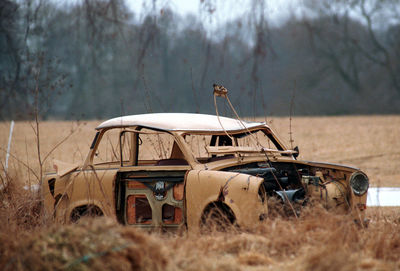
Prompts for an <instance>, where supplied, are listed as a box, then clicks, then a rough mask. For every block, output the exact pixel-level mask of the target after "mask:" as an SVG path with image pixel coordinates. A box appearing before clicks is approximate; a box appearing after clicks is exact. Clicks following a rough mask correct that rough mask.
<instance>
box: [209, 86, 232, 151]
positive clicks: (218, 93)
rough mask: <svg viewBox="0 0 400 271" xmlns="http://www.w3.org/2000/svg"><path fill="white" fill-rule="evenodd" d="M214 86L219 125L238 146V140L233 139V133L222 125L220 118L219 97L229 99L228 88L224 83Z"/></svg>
mask: <svg viewBox="0 0 400 271" xmlns="http://www.w3.org/2000/svg"><path fill="white" fill-rule="evenodd" d="M213 87H214V107H215V113H216V114H217V119H218V122H219V125H221V127H222V129H223V130H224V132H225V134H226V135H227V136H228V137H229V138H230V139H231V140H232V143H233V144H234V145H235V146H236V141H235V140H233V137H232V136H231V135H229V134H228V132H227V131H226V130H225V128H224V126H223V125H222V122H221V120H220V119H219V113H218V105H217V97H222V98H225V99H227V100H229V98H228V90H227V89H226V88H225V87H224V86H222V85H217V84H213Z"/></svg>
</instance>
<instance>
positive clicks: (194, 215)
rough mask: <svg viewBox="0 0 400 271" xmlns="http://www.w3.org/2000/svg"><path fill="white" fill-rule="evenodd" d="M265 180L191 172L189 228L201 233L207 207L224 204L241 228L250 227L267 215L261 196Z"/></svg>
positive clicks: (186, 190) (188, 205) (212, 172)
mask: <svg viewBox="0 0 400 271" xmlns="http://www.w3.org/2000/svg"><path fill="white" fill-rule="evenodd" d="M262 182H263V179H262V178H258V177H254V176H250V175H247V174H242V173H235V172H224V171H212V170H191V171H189V172H188V174H187V175H186V187H185V196H186V197H185V198H186V217H187V225H188V228H189V229H194V230H198V229H199V225H200V222H201V216H202V214H203V212H204V210H205V208H206V207H207V206H208V205H209V204H210V203H213V202H223V203H224V204H226V205H227V206H228V207H229V208H230V209H231V210H232V211H233V213H234V215H235V219H236V222H237V224H238V225H239V226H241V227H245V228H246V227H250V226H252V225H254V224H255V223H256V222H257V221H259V217H260V215H261V214H265V213H266V212H267V205H266V203H263V202H262V201H261V199H260V197H259V196H258V190H259V188H260V185H261V184H262Z"/></svg>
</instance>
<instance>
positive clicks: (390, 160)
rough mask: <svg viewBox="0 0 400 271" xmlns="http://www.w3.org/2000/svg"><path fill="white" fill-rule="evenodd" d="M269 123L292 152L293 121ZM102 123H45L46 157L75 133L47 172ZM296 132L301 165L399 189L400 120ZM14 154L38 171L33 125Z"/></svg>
mask: <svg viewBox="0 0 400 271" xmlns="http://www.w3.org/2000/svg"><path fill="white" fill-rule="evenodd" d="M267 121H268V124H269V125H270V126H271V127H272V128H273V129H274V130H276V131H277V132H278V134H279V136H280V137H281V138H282V139H283V141H284V142H285V143H286V145H287V146H288V147H290V144H289V118H273V119H268V120H267ZM99 123H100V121H90V122H80V123H77V122H61V121H59V122H54V121H48V122H42V124H41V135H42V136H41V149H42V155H46V154H47V153H48V152H49V151H51V149H52V148H53V147H54V146H55V145H56V144H57V143H58V142H60V141H61V140H62V139H63V138H64V137H65V136H66V135H67V134H68V133H69V132H70V131H71V130H73V131H75V132H74V133H73V135H72V136H71V137H70V138H69V139H68V141H67V142H65V143H64V144H62V145H61V146H60V147H58V148H57V149H56V150H55V151H54V152H53V153H52V154H51V155H50V157H49V159H47V161H46V163H45V169H46V170H52V159H53V158H55V159H58V160H61V161H65V162H71V163H72V162H81V161H83V160H84V159H85V157H86V154H87V151H88V149H89V146H90V143H91V142H92V140H93V138H94V134H95V131H94V128H95V127H96V126H97V125H98V124H99ZM292 132H293V138H294V141H295V142H294V145H293V146H295V145H298V146H299V147H300V157H299V159H304V160H312V161H324V162H331V163H341V164H346V165H352V166H356V167H358V168H360V169H362V170H363V171H365V172H366V173H367V175H368V176H369V177H370V181H371V183H372V185H373V186H400V171H399V170H398V169H399V168H400V140H399V138H400V116H351V117H295V118H293V121H292ZM8 133H9V123H5V122H3V123H0V146H1V148H2V149H3V150H4V149H6V147H7V140H8ZM11 150H12V154H13V155H14V156H15V157H18V159H19V160H21V161H22V162H24V163H25V164H28V165H29V166H30V167H32V168H33V169H34V170H35V171H36V172H37V171H38V169H37V167H38V165H37V153H36V146H35V136H34V134H33V131H32V128H31V126H30V125H29V123H27V122H17V123H16V125H15V129H14V136H13V142H12V147H11ZM4 159H5V153H4V152H3V151H2V150H0V161H1V162H2V163H4ZM11 160H13V159H11ZM10 167H11V169H12V171H13V172H18V175H19V177H20V178H19V179H22V180H25V182H26V183H28V182H29V180H31V181H33V180H34V176H32V174H28V171H27V170H26V168H25V167H24V166H23V165H22V164H21V163H16V161H15V159H14V161H11V163H10Z"/></svg>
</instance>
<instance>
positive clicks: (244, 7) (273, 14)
mask: <svg viewBox="0 0 400 271" xmlns="http://www.w3.org/2000/svg"><path fill="white" fill-rule="evenodd" d="M204 2H207V3H211V4H212V6H211V8H212V9H214V10H215V11H214V12H213V14H212V16H208V15H209V13H206V12H204V11H205V9H206V7H205V6H204ZM204 2H203V4H201V1H200V0H158V1H156V5H157V6H156V9H157V10H162V9H163V8H166V7H169V8H171V9H172V10H173V11H174V12H176V13H178V14H180V15H183V16H184V15H187V14H190V13H191V14H194V15H196V16H202V17H204V18H201V19H203V23H204V24H205V25H206V26H207V25H208V26H215V25H218V24H220V23H225V22H227V21H230V20H233V19H235V18H237V17H239V16H241V15H243V14H245V13H248V12H251V3H252V0H236V1H226V0H225V1H222V0H208V1H204ZM266 2H267V3H266V4H267V5H266V6H265V14H267V15H268V18H269V22H271V23H273V24H277V25H279V24H280V23H282V22H284V21H285V19H286V18H288V17H289V16H290V15H291V14H297V15H300V14H301V6H302V0H274V1H266ZM126 3H127V4H128V5H129V6H130V7H131V8H132V10H133V11H135V13H141V12H142V11H144V10H151V9H152V8H153V6H152V5H153V1H151V0H147V1H146V0H126Z"/></svg>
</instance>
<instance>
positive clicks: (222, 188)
mask: <svg viewBox="0 0 400 271" xmlns="http://www.w3.org/2000/svg"><path fill="white" fill-rule="evenodd" d="M217 200H218V201H225V193H224V187H223V186H221V189H220V190H219V195H218V199H217Z"/></svg>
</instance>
